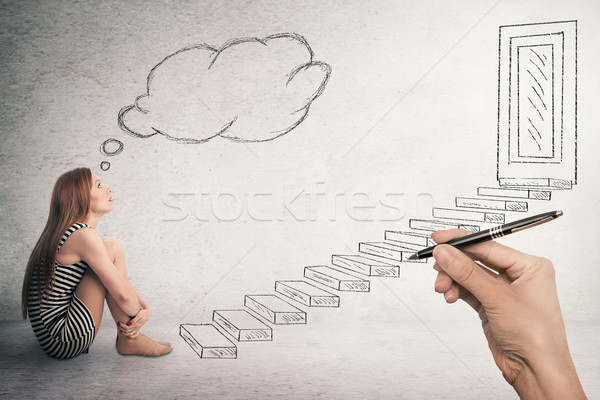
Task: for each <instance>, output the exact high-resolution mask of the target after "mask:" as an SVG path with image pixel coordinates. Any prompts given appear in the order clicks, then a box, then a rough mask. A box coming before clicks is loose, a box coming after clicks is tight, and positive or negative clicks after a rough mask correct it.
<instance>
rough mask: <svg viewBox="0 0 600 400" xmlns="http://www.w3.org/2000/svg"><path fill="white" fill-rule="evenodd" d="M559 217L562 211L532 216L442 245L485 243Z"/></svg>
mask: <svg viewBox="0 0 600 400" xmlns="http://www.w3.org/2000/svg"><path fill="white" fill-rule="evenodd" d="M561 215H563V212H562V211H550V212H546V213H543V214H538V215H534V216H533V217H528V218H523V219H520V220H518V221H515V222H510V223H508V224H506V225H500V226H495V227H493V228H490V229H487V230H485V231H483V232H475V233H472V234H470V235H467V236H463V237H460V238H457V239H452V240H450V241H449V242H446V243H444V244H449V245H451V246H454V247H456V248H458V249H460V248H463V247H467V246H472V245H474V244H477V243H481V242H487V241H488V240H493V239H497V238H499V237H502V236H506V235H510V234H511V233H515V232H519V231H522V230H523V229H527V228H531V227H534V226H538V225H540V224H543V223H544V222H548V221H552V220H553V219H555V218H558V217H560V216H561ZM440 244H441V243H440ZM436 246H437V245H436ZM433 249H435V246H431V247H428V248H426V249H423V250H420V251H418V252H416V253H415V254H413V255H412V256H410V257H408V260H419V259H421V258H427V257H431V256H432V255H433Z"/></svg>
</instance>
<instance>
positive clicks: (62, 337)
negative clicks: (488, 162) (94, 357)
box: [28, 223, 95, 358]
mask: <svg viewBox="0 0 600 400" xmlns="http://www.w3.org/2000/svg"><path fill="white" fill-rule="evenodd" d="M85 227H89V226H88V225H86V224H81V223H75V224H73V225H72V226H71V227H70V228H69V229H67V231H66V232H65V233H64V235H63V236H62V238H61V239H60V242H59V244H58V248H57V250H56V251H57V252H58V250H60V248H61V247H62V245H63V244H64V243H65V241H66V240H67V239H68V238H69V236H71V235H72V234H73V232H75V231H76V230H78V229H81V228H85ZM88 267H89V266H88V264H86V262H85V261H83V260H81V261H79V262H76V263H75V264H72V265H62V264H59V263H58V261H56V262H55V263H54V285H53V286H52V289H51V291H50V294H49V296H48V297H47V298H46V299H43V301H42V303H41V304H40V301H39V300H38V285H37V279H36V278H37V276H36V275H35V274H34V276H33V277H32V279H31V286H30V289H29V309H28V312H29V320H30V321H31V327H32V328H33V332H34V333H35V336H36V337H37V339H38V341H39V342H40V345H41V346H42V348H43V349H44V351H45V352H46V353H47V354H48V355H49V356H51V357H55V358H72V357H75V356H77V355H79V354H81V353H82V352H84V353H87V352H88V348H89V347H90V345H91V344H92V341H93V340H94V329H95V327H94V320H93V318H92V314H91V313H90V311H89V310H88V308H87V307H86V305H85V304H83V302H82V301H81V300H79V298H78V297H77V296H75V289H76V288H77V285H79V282H80V281H81V278H82V277H83V274H84V272H85V270H86V268H88Z"/></svg>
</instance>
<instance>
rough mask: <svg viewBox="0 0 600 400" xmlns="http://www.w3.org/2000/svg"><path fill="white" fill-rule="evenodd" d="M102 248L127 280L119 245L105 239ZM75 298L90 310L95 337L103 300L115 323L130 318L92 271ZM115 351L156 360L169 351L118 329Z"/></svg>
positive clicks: (112, 240) (161, 345) (76, 291)
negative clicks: (125, 334)
mask: <svg viewBox="0 0 600 400" xmlns="http://www.w3.org/2000/svg"><path fill="white" fill-rule="evenodd" d="M104 246H105V248H106V250H107V252H108V255H109V257H110V258H111V260H112V261H113V264H114V265H115V267H117V269H118V270H119V271H121V272H122V273H123V275H124V276H125V277H127V270H126V267H125V253H124V252H123V248H122V247H121V244H120V243H119V242H118V241H116V240H114V239H107V240H104ZM75 295H76V296H77V297H78V298H79V299H80V300H81V301H82V302H83V303H84V304H85V305H86V306H87V308H88V309H89V310H90V312H91V314H92V318H93V319H94V325H95V328H96V331H95V334H97V333H98V329H99V328H100V322H101V321H102V312H103V310H104V300H105V299H106V303H107V304H108V308H109V309H110V312H111V314H112V316H113V319H114V320H115V323H116V322H117V321H120V322H124V323H127V322H128V321H129V316H128V315H127V314H126V313H125V312H124V311H123V310H121V308H120V307H119V306H118V304H117V302H116V301H115V300H114V299H113V297H112V296H111V295H110V294H109V293H108V291H107V290H106V288H105V287H104V285H103V284H102V281H100V278H98V276H97V275H96V273H94V271H93V270H92V269H91V268H88V269H87V271H86V272H85V274H84V275H83V278H82V279H81V281H80V282H79V285H78V286H77V289H75ZM117 351H118V352H119V353H121V354H138V355H147V356H159V355H162V354H166V353H168V352H170V351H171V348H170V347H169V346H168V345H164V344H162V343H160V342H157V341H154V340H152V339H150V338H149V337H147V336H145V335H142V334H140V335H138V336H137V337H136V338H135V339H129V338H127V337H126V336H124V335H123V334H121V333H120V332H119V330H118V329H117Z"/></svg>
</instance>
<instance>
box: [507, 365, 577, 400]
mask: <svg viewBox="0 0 600 400" xmlns="http://www.w3.org/2000/svg"><path fill="white" fill-rule="evenodd" d="M512 385H513V387H514V389H515V391H516V392H517V393H518V394H519V397H520V398H521V399H538V398H542V399H586V396H585V393H584V392H583V388H582V386H581V382H580V381H579V378H578V376H577V372H576V370H575V365H574V364H573V361H572V360H571V357H570V355H569V356H568V357H566V358H564V359H562V360H561V361H560V362H559V360H558V358H556V359H555V360H546V362H541V361H540V362H539V363H538V365H534V366H530V365H527V366H524V367H523V369H522V370H521V371H520V372H519V374H518V375H517V377H516V378H515V380H514V382H512Z"/></svg>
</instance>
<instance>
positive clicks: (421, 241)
mask: <svg viewBox="0 0 600 400" xmlns="http://www.w3.org/2000/svg"><path fill="white" fill-rule="evenodd" d="M384 238H385V240H389V241H392V242H398V243H399V244H400V245H401V246H405V247H409V248H412V246H414V247H415V248H414V250H420V249H422V248H425V247H429V246H435V244H436V243H435V242H434V241H433V239H432V238H431V236H430V235H427V234H422V233H416V232H400V231H385V236H384Z"/></svg>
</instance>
